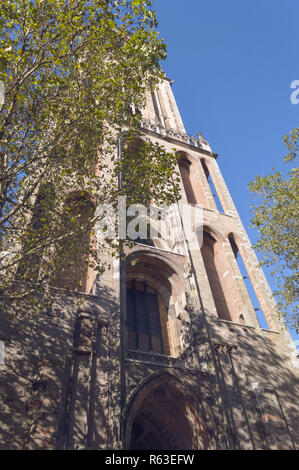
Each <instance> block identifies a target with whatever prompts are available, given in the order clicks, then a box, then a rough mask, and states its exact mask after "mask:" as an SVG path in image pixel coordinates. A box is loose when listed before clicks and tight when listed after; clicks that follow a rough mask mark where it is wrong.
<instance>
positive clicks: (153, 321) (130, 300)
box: [127, 280, 169, 354]
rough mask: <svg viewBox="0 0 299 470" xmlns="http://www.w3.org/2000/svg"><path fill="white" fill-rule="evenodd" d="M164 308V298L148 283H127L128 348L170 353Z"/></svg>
mask: <svg viewBox="0 0 299 470" xmlns="http://www.w3.org/2000/svg"><path fill="white" fill-rule="evenodd" d="M162 310H163V306H162V299H161V298H160V296H159V294H158V292H157V291H156V290H155V289H153V288H152V287H151V286H150V285H149V284H148V283H146V282H142V281H135V280H132V281H129V282H128V283H127V333H128V349H131V350H140V351H147V352H154V353H158V354H159V353H160V354H169V347H168V344H167V339H166V337H165V336H166V335H167V332H166V331H165V332H164V334H163V332H162V326H163V319H162V318H161V316H163V312H162ZM161 320H162V321H161Z"/></svg>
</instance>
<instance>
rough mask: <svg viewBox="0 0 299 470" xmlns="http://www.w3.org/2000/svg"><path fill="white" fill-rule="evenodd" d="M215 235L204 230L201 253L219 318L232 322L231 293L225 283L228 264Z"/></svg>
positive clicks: (206, 229)
mask: <svg viewBox="0 0 299 470" xmlns="http://www.w3.org/2000/svg"><path fill="white" fill-rule="evenodd" d="M213 235H214V234H213ZM213 235H212V233H211V231H210V230H209V229H208V228H204V230H203V235H202V237H203V241H202V247H201V253H202V257H203V262H204V266H205V270H206V273H207V277H208V280H209V284H210V288H211V292H212V296H213V300H214V303H215V307H216V311H217V315H218V318H220V319H222V320H228V321H231V314H230V309H229V292H228V288H227V286H226V283H225V277H226V275H227V274H228V270H227V269H226V268H227V263H226V261H225V255H224V253H223V250H222V247H221V244H220V242H219V241H218V240H217V238H216V237H215V235H214V236H213Z"/></svg>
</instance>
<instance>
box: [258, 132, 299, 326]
mask: <svg viewBox="0 0 299 470" xmlns="http://www.w3.org/2000/svg"><path fill="white" fill-rule="evenodd" d="M284 141H285V143H286V145H287V148H288V154H287V156H286V157H285V159H284V160H285V162H291V164H292V165H293V167H292V168H291V169H289V170H288V171H286V172H285V173H283V172H280V171H275V169H273V172H272V173H271V174H270V175H269V176H257V177H256V179H255V180H254V181H252V182H251V183H250V185H249V189H250V191H251V192H252V193H253V195H254V196H255V197H257V198H258V203H257V204H255V205H254V206H253V207H252V213H253V218H252V221H251V222H252V227H254V228H257V229H258V231H259V238H258V241H257V243H256V245H255V248H257V249H258V250H259V251H260V252H261V253H263V255H264V257H263V259H262V262H261V264H263V265H265V266H268V267H269V266H270V267H271V268H272V272H271V275H272V276H273V278H274V279H275V280H276V282H277V286H278V287H277V290H276V291H275V292H274V295H277V298H278V308H279V311H280V313H281V315H282V316H283V317H284V319H285V321H286V323H287V324H288V325H289V326H290V327H291V328H294V329H296V330H297V331H298V330H299V316H298V282H299V274H298V261H299V235H298V234H299V226H298V225H299V224H298V220H299V218H298V207H299V179H298V175H299V174H298V167H296V161H297V159H298V142H299V128H297V129H294V130H293V131H292V132H291V133H290V135H289V136H285V137H284Z"/></svg>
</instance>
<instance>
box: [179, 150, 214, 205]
mask: <svg viewBox="0 0 299 470" xmlns="http://www.w3.org/2000/svg"><path fill="white" fill-rule="evenodd" d="M177 155H178V156H179V157H180V158H179V161H178V165H179V170H180V174H181V178H182V182H183V186H184V190H185V194H186V198H187V202H188V203H189V204H199V205H202V206H204V207H207V203H206V199H205V196H204V189H203V184H202V181H201V175H200V173H199V171H198V168H197V165H196V163H195V162H194V161H192V159H190V157H189V156H188V155H187V154H186V153H185V152H177Z"/></svg>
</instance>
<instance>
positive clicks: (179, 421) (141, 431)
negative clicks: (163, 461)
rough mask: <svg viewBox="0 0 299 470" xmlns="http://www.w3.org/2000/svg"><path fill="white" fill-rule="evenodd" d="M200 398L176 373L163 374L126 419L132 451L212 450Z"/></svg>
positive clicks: (140, 396)
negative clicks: (200, 407)
mask: <svg viewBox="0 0 299 470" xmlns="http://www.w3.org/2000/svg"><path fill="white" fill-rule="evenodd" d="M198 408H199V406H198V404H197V399H196V398H195V397H194V396H191V395H190V393H189V391H187V389H185V387H184V386H183V385H182V383H180V382H179V381H178V380H177V379H176V378H174V377H173V376H172V374H161V375H160V376H157V377H156V378H154V379H153V380H152V381H149V382H148V383H147V384H146V385H145V386H142V387H141V388H140V390H139V391H138V392H137V393H136V394H135V396H134V397H133V398H132V400H131V403H130V406H129V410H128V412H127V416H126V417H125V440H126V447H127V448H128V449H130V450H191V449H207V448H209V438H208V436H209V432H208V430H207V426H205V424H204V421H203V419H202V416H200V414H199V413H198Z"/></svg>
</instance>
